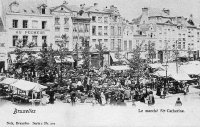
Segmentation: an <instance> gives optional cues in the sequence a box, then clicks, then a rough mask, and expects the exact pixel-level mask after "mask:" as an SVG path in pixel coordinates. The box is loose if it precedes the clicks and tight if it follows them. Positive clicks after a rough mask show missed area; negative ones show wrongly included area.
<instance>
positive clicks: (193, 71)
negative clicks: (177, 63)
mask: <svg viewBox="0 0 200 127" xmlns="http://www.w3.org/2000/svg"><path fill="white" fill-rule="evenodd" d="M181 68H182V69H183V70H184V71H185V72H186V73H187V74H188V75H199V74H200V65H193V64H188V65H182V66H181Z"/></svg>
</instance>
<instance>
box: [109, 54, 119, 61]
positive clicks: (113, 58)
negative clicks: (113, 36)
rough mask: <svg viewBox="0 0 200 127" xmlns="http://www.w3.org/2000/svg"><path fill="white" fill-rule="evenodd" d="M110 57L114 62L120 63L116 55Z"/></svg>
mask: <svg viewBox="0 0 200 127" xmlns="http://www.w3.org/2000/svg"><path fill="white" fill-rule="evenodd" d="M110 56H111V57H112V60H113V62H117V61H119V60H118V59H117V58H116V57H115V53H110Z"/></svg>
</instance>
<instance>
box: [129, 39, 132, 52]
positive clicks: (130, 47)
mask: <svg viewBox="0 0 200 127" xmlns="http://www.w3.org/2000/svg"><path fill="white" fill-rule="evenodd" d="M131 50H132V41H131V40H130V41H129V51H131Z"/></svg>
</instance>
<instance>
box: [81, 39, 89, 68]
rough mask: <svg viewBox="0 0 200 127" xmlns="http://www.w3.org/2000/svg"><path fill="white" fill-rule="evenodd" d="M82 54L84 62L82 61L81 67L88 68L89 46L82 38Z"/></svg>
mask: <svg viewBox="0 0 200 127" xmlns="http://www.w3.org/2000/svg"><path fill="white" fill-rule="evenodd" d="M82 46H83V48H82V56H83V59H84V62H83V68H84V69H89V67H90V59H91V56H90V55H91V53H90V48H91V47H90V46H89V42H88V41H87V40H84V39H83V40H82Z"/></svg>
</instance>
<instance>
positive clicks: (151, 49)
mask: <svg viewBox="0 0 200 127" xmlns="http://www.w3.org/2000/svg"><path fill="white" fill-rule="evenodd" d="M147 50H148V60H147V61H148V62H150V61H151V62H152V63H153V58H154V56H155V55H156V50H155V47H154V43H150V42H149V44H148V49H147Z"/></svg>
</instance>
